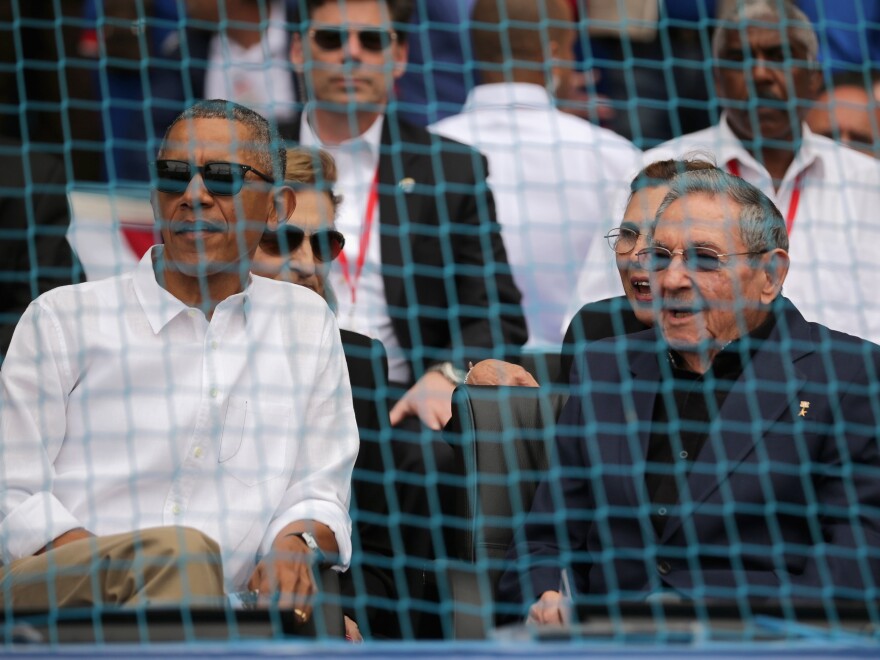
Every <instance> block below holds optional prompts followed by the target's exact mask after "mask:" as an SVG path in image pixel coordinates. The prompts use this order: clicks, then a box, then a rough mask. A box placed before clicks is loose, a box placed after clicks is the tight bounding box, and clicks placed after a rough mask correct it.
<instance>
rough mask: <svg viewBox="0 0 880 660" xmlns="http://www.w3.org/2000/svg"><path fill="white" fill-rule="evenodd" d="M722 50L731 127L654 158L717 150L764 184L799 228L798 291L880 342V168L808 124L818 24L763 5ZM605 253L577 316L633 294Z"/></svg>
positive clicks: (588, 271)
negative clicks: (591, 305)
mask: <svg viewBox="0 0 880 660" xmlns="http://www.w3.org/2000/svg"><path fill="white" fill-rule="evenodd" d="M780 14H781V15H780ZM712 50H713V57H714V60H715V86H716V91H717V95H718V100H719V102H720V103H721V104H722V106H723V108H724V112H723V114H722V116H721V121H720V123H719V124H718V125H716V126H713V127H711V128H708V129H705V130H702V131H698V132H696V133H693V134H690V135H685V136H682V137H680V138H677V139H675V140H671V141H670V142H667V143H664V144H662V145H660V146H658V147H656V148H655V149H652V150H650V151H648V152H646V153H645V155H644V161H645V162H646V163H647V162H653V161H656V160H661V159H664V158H678V157H681V156H682V155H684V154H689V153H691V154H692V153H695V152H698V153H708V154H711V155H713V156H714V159H715V161H716V162H717V163H718V166H719V167H722V168H725V169H727V170H728V171H729V172H731V173H733V174H736V175H738V176H740V177H742V178H743V179H745V180H746V181H748V182H749V183H751V184H753V185H755V186H757V187H758V188H760V189H761V191H762V192H764V193H765V194H766V195H767V196H768V197H769V198H770V199H771V200H772V201H773V202H774V203H775V204H776V205H777V206H778V207H779V208H780V209H781V210H782V212H783V215H784V216H785V218H786V223H787V226H788V231H789V234H790V241H791V250H790V252H791V256H792V260H791V262H792V267H791V270H790V271H789V274H788V278H787V279H786V280H785V295H786V297H788V298H789V299H791V300H792V302H794V303H795V305H796V306H797V307H798V309H800V310H801V312H802V313H803V314H804V316H805V317H806V318H807V319H808V320H810V321H817V322H819V323H822V324H824V325H827V326H830V327H831V328H833V329H835V330H840V331H843V332H847V333H850V334H853V335H857V336H859V337H864V338H866V339H869V340H871V341H874V342H880V303H878V300H880V299H878V297H877V294H876V286H875V284H874V280H875V278H876V272H877V268H878V267H880V220H878V217H877V213H878V209H880V167H878V163H877V161H875V160H874V159H872V158H869V157H867V156H865V155H864V154H860V153H858V152H856V151H854V150H852V149H849V148H847V147H843V146H841V145H838V144H836V143H834V142H833V141H831V140H829V139H827V138H825V137H822V136H819V135H815V134H814V133H813V132H812V131H810V129H809V128H808V127H807V125H806V124H805V123H804V117H805V115H806V113H807V111H808V110H809V108H810V106H811V103H812V101H813V100H814V99H815V98H816V94H817V92H818V88H819V84H818V83H819V77H818V76H819V72H818V69H817V68H816V53H817V50H818V42H817V39H816V34H815V32H814V31H813V28H812V26H811V25H810V23H809V20H808V19H807V17H806V16H805V15H804V14H803V13H802V12H801V11H800V10H799V9H797V8H796V7H794V6H793V5H792V4H791V3H790V2H784V3H777V2H776V0H772V1H771V0H760V1H757V2H751V3H748V4H745V5H742V6H739V7H738V8H736V9H734V10H733V11H732V12H731V13H729V14H728V15H727V16H726V17H725V20H724V22H723V23H722V27H721V28H720V29H719V30H718V31H717V32H716V34H715V35H714V38H713V41H712ZM594 249H595V250H597V251H599V250H602V249H603V246H601V245H598V244H595V245H594ZM604 251H606V252H607V248H604ZM607 256H610V255H606V257H607ZM596 257H597V255H591V256H590V257H588V259H587V262H586V263H585V266H584V270H583V271H582V273H581V277H580V281H579V283H578V289H577V293H576V296H575V299H574V301H573V302H572V304H571V306H570V307H569V318H570V317H571V316H572V315H573V314H574V313H575V312H576V311H577V309H579V308H580V306H581V305H583V304H584V303H586V302H590V301H593V300H600V299H602V298H606V297H608V296H609V295H619V294H620V292H621V289H620V282H619V278H617V277H616V273H613V272H611V268H612V266H611V264H612V263H613V259H610V258H606V263H607V264H608V265H607V266H606V267H605V268H604V269H603V268H601V267H598V266H597V264H601V263H602V262H601V261H600V260H598V259H597V258H596Z"/></svg>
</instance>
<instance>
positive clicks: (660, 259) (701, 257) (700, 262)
mask: <svg viewBox="0 0 880 660" xmlns="http://www.w3.org/2000/svg"><path fill="white" fill-rule="evenodd" d="M767 252H769V250H759V251H757V252H727V253H725V254H722V253H719V252H718V251H717V250H713V249H712V248H707V247H700V246H691V247H688V248H685V249H684V250H669V249H667V248H665V247H661V246H659V245H654V246H651V247H646V248H645V249H644V250H639V251H638V252H636V257H638V260H639V265H640V266H641V267H642V268H644V269H645V270H647V271H651V272H655V273H656V272H658V271H661V270H666V269H667V268H669V266H670V265H671V264H672V260H673V258H674V257H675V255H677V254H679V255H681V258H682V260H683V261H684V263H685V265H686V266H687V267H689V268H691V269H693V270H695V271H697V272H701V273H711V272H713V271H717V270H719V269H720V268H721V267H722V266H725V265H726V264H727V262H726V261H722V259H724V258H726V257H742V256H755V255H759V254H766V253H767Z"/></svg>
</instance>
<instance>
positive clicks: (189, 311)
mask: <svg viewBox="0 0 880 660" xmlns="http://www.w3.org/2000/svg"><path fill="white" fill-rule="evenodd" d="M186 313H187V314H189V316H190V318H193V319H194V318H195V317H196V316H197V315H198V312H197V311H196V310H194V309H190V310H187V312H186Z"/></svg>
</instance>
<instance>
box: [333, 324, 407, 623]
mask: <svg viewBox="0 0 880 660" xmlns="http://www.w3.org/2000/svg"><path fill="white" fill-rule="evenodd" d="M340 335H341V336H342V348H343V350H344V351H345V362H346V364H347V366H348V375H349V380H350V382H351V393H352V397H353V399H354V415H355V418H356V419H357V425H358V434H359V436H360V441H361V442H360V449H359V451H358V457H357V461H355V464H354V473H353V474H352V484H351V486H352V498H351V507H350V508H351V518H352V548H353V552H352V560H351V568H349V570H348V571H347V572H346V573H343V574H341V575H340V576H339V583H340V589H341V592H342V594H343V595H344V596H346V597H347V598H348V601H347V602H346V603H343V609H344V611H345V613H346V614H347V615H348V616H350V617H351V618H352V619H353V620H354V621H357V622H358V625H359V626H360V628H361V630H362V631H364V633H369V635H370V637H372V638H376V637H385V638H395V637H399V636H400V624H399V622H398V619H397V610H396V607H395V605H394V604H396V603H397V601H398V593H397V586H396V584H395V580H394V573H393V571H392V570H391V568H390V567H391V563H392V560H393V557H394V550H393V548H394V546H393V545H392V541H391V534H390V532H389V522H388V513H389V511H388V502H394V501H396V498H395V495H394V485H393V484H386V479H385V478H384V477H385V475H386V474H388V473H389V472H390V471H391V469H392V467H393V466H392V465H388V466H387V467H386V460H385V459H386V456H385V455H384V454H383V450H382V447H383V444H384V445H386V446H387V444H388V443H387V438H385V436H384V435H383V433H387V432H388V429H389V428H390V422H389V420H388V405H387V398H388V396H387V391H386V390H387V384H388V359H387V357H386V355H385V347H384V346H382V342H380V341H379V340H378V339H371V338H369V337H365V336H364V335H360V334H358V333H356V332H350V331H348V330H340ZM387 462H388V463H391V462H393V461H392V459H391V458H390V456H389V457H388V461H387ZM358 596H368V597H369V600H368V601H367V602H366V603H364V602H363V601H362V603H361V604H360V605H357V606H356V604H355V603H356V600H355V599H356V598H357V597H358Z"/></svg>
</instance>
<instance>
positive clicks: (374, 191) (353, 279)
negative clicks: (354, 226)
mask: <svg viewBox="0 0 880 660" xmlns="http://www.w3.org/2000/svg"><path fill="white" fill-rule="evenodd" d="M378 203H379V170H376V176H375V177H373V184H372V185H371V186H370V195H369V197H367V210H366V213H365V214H364V223H363V225H361V240H360V245H359V246H358V258H357V262H356V263H355V270H354V275H352V274H351V272H350V271H349V268H348V258H347V257H346V256H345V250H344V249H343V251H342V252H341V253H340V254H339V265H340V266H341V267H342V277H343V278H345V283H346V284H348V288H349V289H350V290H351V304H352V305H354V304H355V302H356V301H357V285H358V281H360V279H361V271H362V270H363V269H364V262H365V261H366V260H367V248H369V245H370V232H372V231H373V218H375V217H376V205H377V204H378Z"/></svg>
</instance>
